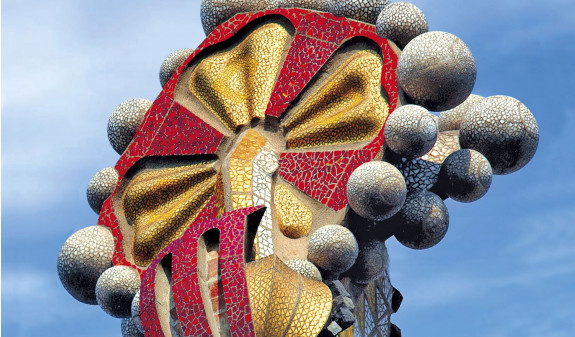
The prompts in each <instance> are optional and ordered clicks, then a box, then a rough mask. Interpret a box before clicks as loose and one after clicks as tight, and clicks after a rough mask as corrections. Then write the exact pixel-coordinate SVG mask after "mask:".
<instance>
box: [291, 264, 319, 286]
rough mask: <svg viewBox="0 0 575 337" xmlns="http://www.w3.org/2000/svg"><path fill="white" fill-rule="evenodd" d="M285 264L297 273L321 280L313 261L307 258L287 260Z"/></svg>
mask: <svg viewBox="0 0 575 337" xmlns="http://www.w3.org/2000/svg"><path fill="white" fill-rule="evenodd" d="M286 265H287V266H288V267H290V268H291V269H292V270H295V271H297V272H298V273H300V274H302V275H304V276H306V277H309V278H311V279H314V280H316V281H320V282H321V273H320V272H319V269H317V267H316V266H314V264H313V263H311V262H309V261H308V260H297V259H296V260H289V261H288V262H286Z"/></svg>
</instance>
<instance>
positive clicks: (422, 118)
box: [384, 104, 437, 159]
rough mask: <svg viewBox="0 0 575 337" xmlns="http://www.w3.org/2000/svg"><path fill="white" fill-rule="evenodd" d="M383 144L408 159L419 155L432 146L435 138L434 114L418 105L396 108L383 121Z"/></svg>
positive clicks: (435, 124)
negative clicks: (385, 120)
mask: <svg viewBox="0 0 575 337" xmlns="http://www.w3.org/2000/svg"><path fill="white" fill-rule="evenodd" d="M384 136H385V144H386V145H387V146H389V148H390V149H391V150H392V151H393V152H395V153H397V154H399V155H400V156H402V157H404V158H408V159H412V158H417V157H421V156H423V155H424V154H426V153H427V152H429V150H431V149H432V148H433V145H434V144H435V141H436V140H437V123H436V122H435V120H434V116H433V115H432V114H430V113H429V111H427V110H426V109H425V108H423V107H420V106H419V105H411V104H409V105H404V106H402V107H399V108H397V109H396V110H395V111H394V112H393V113H392V114H391V115H390V116H389V118H388V119H387V122H385V130H384Z"/></svg>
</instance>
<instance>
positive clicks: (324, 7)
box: [277, 0, 329, 12]
mask: <svg viewBox="0 0 575 337" xmlns="http://www.w3.org/2000/svg"><path fill="white" fill-rule="evenodd" d="M328 5H329V0H278V2H277V6H278V7H279V8H306V9H313V10H316V11H321V12H328V11H329V6H328Z"/></svg>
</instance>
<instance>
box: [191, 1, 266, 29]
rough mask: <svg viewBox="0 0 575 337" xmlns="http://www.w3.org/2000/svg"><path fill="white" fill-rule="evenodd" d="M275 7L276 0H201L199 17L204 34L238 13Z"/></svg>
mask: <svg viewBox="0 0 575 337" xmlns="http://www.w3.org/2000/svg"><path fill="white" fill-rule="evenodd" d="M273 8H277V0H202V5H201V7H200V18H201V20H202V27H203V28H204V32H205V33H206V35H208V34H210V33H211V32H212V30H214V29H215V28H216V27H217V26H218V25H219V24H221V23H224V22H225V21H227V20H228V19H230V18H231V17H233V16H234V15H236V14H238V13H248V12H259V11H263V10H266V9H273Z"/></svg>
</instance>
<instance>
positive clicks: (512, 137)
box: [459, 96, 539, 174]
mask: <svg viewBox="0 0 575 337" xmlns="http://www.w3.org/2000/svg"><path fill="white" fill-rule="evenodd" d="M459 143H460V144H461V147H462V148H468V149H474V150H477V151H479V152H481V154H483V155H484V156H485V157H486V158H487V160H489V163H490V164H491V167H492V168H493V173H494V174H508V173H512V172H515V171H517V170H519V169H520V168H522V167H523V166H525V165H526V164H527V163H528V162H529V161H530V160H531V158H533V156H534V155H535V151H537V145H538V144H539V128H538V127H537V122H536V121H535V117H533V114H531V112H530V111H529V109H527V107H526V106H525V105H524V104H523V103H521V102H519V101H518V100H516V99H515V98H513V97H509V96H491V97H487V98H484V99H483V101H481V102H480V103H479V104H476V105H474V106H473V109H472V110H471V111H470V112H469V113H467V114H466V115H465V118H464V119H463V122H462V123H461V131H460V134H459Z"/></svg>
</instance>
